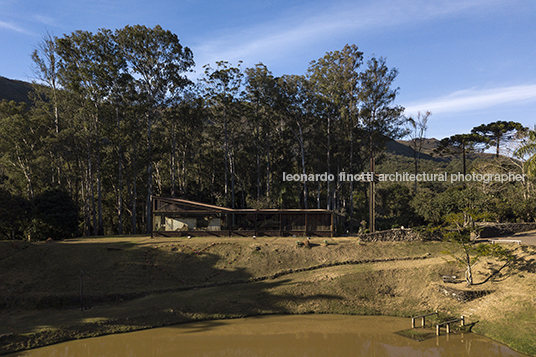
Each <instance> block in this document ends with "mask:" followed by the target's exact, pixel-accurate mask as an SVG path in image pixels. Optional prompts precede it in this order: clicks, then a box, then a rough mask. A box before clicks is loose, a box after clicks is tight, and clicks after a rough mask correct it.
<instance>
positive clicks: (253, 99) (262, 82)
mask: <svg viewBox="0 0 536 357" xmlns="http://www.w3.org/2000/svg"><path fill="white" fill-rule="evenodd" d="M245 74H246V86H245V87H246V99H247V100H248V101H249V102H250V103H251V105H252V106H253V118H254V125H253V128H254V130H253V137H254V139H255V143H254V144H255V164H256V173H257V179H256V188H257V190H256V197H257V200H260V199H261V196H262V194H261V192H262V184H261V181H262V175H261V168H262V166H263V165H262V164H261V161H262V157H264V161H265V169H264V170H265V181H266V183H265V196H266V197H269V196H270V188H271V185H270V183H271V150H270V149H271V147H272V145H273V140H274V138H275V137H276V136H277V131H278V126H277V123H276V116H277V114H276V112H277V109H278V107H277V105H278V101H277V78H275V77H274V76H273V74H272V72H271V71H269V70H268V68H267V67H266V66H265V65H264V64H262V63H258V64H256V65H255V66H254V67H253V68H246V70H245Z"/></svg>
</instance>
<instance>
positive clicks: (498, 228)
mask: <svg viewBox="0 0 536 357" xmlns="http://www.w3.org/2000/svg"><path fill="white" fill-rule="evenodd" d="M478 225H479V226H480V227H482V231H481V232H480V238H492V237H501V236H509V235H512V234H515V233H519V232H526V231H532V230H535V229H536V222H531V223H479V224H478Z"/></svg>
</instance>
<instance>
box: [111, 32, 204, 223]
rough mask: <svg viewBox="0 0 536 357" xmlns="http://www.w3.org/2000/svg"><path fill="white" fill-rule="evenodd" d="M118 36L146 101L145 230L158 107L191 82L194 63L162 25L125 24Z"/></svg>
mask: <svg viewBox="0 0 536 357" xmlns="http://www.w3.org/2000/svg"><path fill="white" fill-rule="evenodd" d="M115 38H116V41H117V44H118V45H119V48H120V50H121V54H122V56H123V57H124V59H125V60H126V62H127V66H128V72H129V73H130V74H131V75H132V77H133V78H134V84H135V88H136V90H137V92H138V95H139V97H138V98H139V100H140V101H141V102H142V103H144V104H145V106H146V108H147V109H146V113H145V120H146V127H147V130H146V140H147V144H146V145H147V163H146V167H147V196H146V197H147V199H146V205H145V210H146V220H145V223H146V232H147V233H150V232H151V230H152V221H151V196H152V194H153V157H152V148H153V137H152V130H153V126H154V124H155V122H156V121H157V120H158V118H159V115H158V114H159V112H158V108H159V107H164V106H165V105H166V104H167V101H168V100H169V98H170V97H172V96H175V95H177V93H178V92H180V91H181V90H182V89H183V88H184V87H186V86H187V85H188V84H190V80H189V79H188V78H187V77H186V76H185V74H184V73H185V72H188V71H190V68H191V67H192V66H193V65H194V60H193V54H192V51H191V50H190V49H189V48H188V47H183V46H182V45H181V44H180V41H179V38H178V37H177V35H175V34H174V33H172V32H171V31H166V30H164V29H162V27H160V26H158V25H157V26H155V27H154V28H152V29H151V28H147V27H145V26H142V25H136V26H125V27H124V28H123V29H120V30H117V31H116V33H115Z"/></svg>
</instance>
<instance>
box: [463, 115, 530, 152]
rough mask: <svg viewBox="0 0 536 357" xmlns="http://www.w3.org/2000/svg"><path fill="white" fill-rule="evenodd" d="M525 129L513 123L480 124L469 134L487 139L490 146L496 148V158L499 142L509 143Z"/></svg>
mask: <svg viewBox="0 0 536 357" xmlns="http://www.w3.org/2000/svg"><path fill="white" fill-rule="evenodd" d="M526 130H527V128H525V127H524V126H523V125H522V124H521V123H517V122H514V121H500V120H499V121H496V122H493V123H489V124H482V125H480V126H477V127H474V128H473V129H472V130H471V133H474V134H479V135H482V136H484V137H486V138H487V139H488V141H489V142H490V144H492V145H495V147H496V154H495V155H496V157H499V149H500V142H501V141H510V140H512V139H513V138H514V137H515V136H516V134H521V133H523V132H525V131H526Z"/></svg>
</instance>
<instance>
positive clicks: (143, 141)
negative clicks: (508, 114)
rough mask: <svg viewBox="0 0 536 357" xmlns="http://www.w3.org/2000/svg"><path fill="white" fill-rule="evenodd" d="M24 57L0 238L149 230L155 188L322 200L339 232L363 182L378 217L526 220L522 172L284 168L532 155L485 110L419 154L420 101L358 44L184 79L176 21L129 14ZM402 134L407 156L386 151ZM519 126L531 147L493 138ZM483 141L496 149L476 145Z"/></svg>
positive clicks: (308, 204) (242, 200) (185, 57)
mask: <svg viewBox="0 0 536 357" xmlns="http://www.w3.org/2000/svg"><path fill="white" fill-rule="evenodd" d="M32 59H33V61H34V70H35V75H36V84H35V86H34V91H33V92H32V93H31V95H30V97H31V98H30V99H31V100H30V101H29V103H30V104H27V103H24V102H20V101H19V102H15V101H2V102H1V103H0V136H1V141H0V155H1V159H0V160H1V161H0V195H1V196H2V197H1V201H2V204H1V207H0V211H1V212H0V220H1V221H2V222H0V223H1V227H2V228H1V231H0V234H1V235H2V238H4V239H11V238H27V237H31V238H32V239H47V238H53V239H61V238H68V237H72V236H78V235H86V236H87V235H104V234H106V235H109V234H136V233H144V232H149V231H150V227H151V215H150V207H151V197H152V196H154V195H157V196H170V197H181V198H185V199H191V200H196V201H200V202H205V203H210V204H216V205H222V206H227V207H232V208H325V209H331V210H334V211H335V212H336V213H337V214H338V217H340V219H339V220H338V222H339V227H338V230H339V231H340V232H346V231H356V230H357V229H358V228H359V225H360V224H361V226H364V224H365V222H363V221H367V222H368V221H369V217H370V213H369V198H370V197H371V195H372V197H373V198H374V201H375V202H376V213H375V214H376V215H377V217H378V228H381V229H385V228H391V227H394V226H398V225H406V226H408V225H410V226H415V225H423V224H428V223H430V224H441V222H444V221H445V219H446V217H448V216H449V215H452V214H454V215H458V214H462V215H463V217H465V219H466V220H467V216H468V215H469V216H470V217H473V218H474V219H490V220H533V219H534V213H535V212H534V208H535V205H534V200H533V199H532V188H531V185H530V180H528V179H527V180H525V181H523V182H508V183H501V184H497V183H496V182H491V183H486V184H483V183H482V182H471V183H459V184H457V185H452V184H449V183H447V182H443V183H441V182H426V183H424V182H423V183H419V184H417V182H409V183H408V182H398V183H385V182H383V183H382V182H378V183H377V185H376V187H375V188H373V189H372V190H371V189H370V187H374V186H375V185H373V184H370V183H369V182H358V181H340V180H336V179H335V180H314V181H307V180H299V181H288V180H285V179H284V177H285V176H284V175H288V174H291V175H296V174H300V175H302V174H303V175H309V174H327V175H330V174H332V175H333V176H334V177H339V176H338V175H339V174H340V173H341V172H346V173H355V174H357V173H361V172H368V171H371V168H373V167H374V165H376V167H377V170H376V171H381V170H383V171H384V172H391V171H392V172H394V171H393V170H399V171H408V170H409V171H411V172H415V173H417V172H418V171H419V170H420V171H423V170H425V171H429V172H432V171H437V170H439V169H441V170H448V171H449V172H457V171H458V172H461V171H462V170H463V172H464V173H466V172H475V171H476V172H491V171H493V172H510V171H512V172H514V171H515V172H522V171H523V170H524V168H523V161H522V160H519V159H521V158H523V157H524V156H526V155H530V154H531V153H530V145H531V143H534V140H533V139H534V138H532V137H531V136H530V135H528V134H526V133H527V131H526V128H523V127H522V126H520V124H518V123H512V122H496V123H492V124H494V125H496V126H497V125H499V126H500V125H502V126H501V129H497V130H498V131H497V130H495V132H496V133H495V134H494V130H493V128H492V126H493V125H492V124H489V125H488V127H487V128H486V127H485V125H482V126H481V127H477V128H475V129H474V130H473V131H474V132H473V133H471V134H460V135H458V136H453V137H451V138H446V139H444V140H441V141H439V142H437V145H436V147H435V148H434V149H435V150H434V152H433V153H432V152H431V151H430V152H426V145H423V143H426V142H427V140H425V133H426V127H427V120H428V117H429V116H430V115H431V113H425V114H423V115H421V114H419V115H418V116H417V117H415V118H408V117H405V116H404V108H403V107H402V106H400V105H396V104H395V99H396V96H397V93H398V91H399V89H398V88H396V87H395V86H394V82H395V79H396V77H397V74H398V72H397V70H396V69H394V68H389V67H388V65H387V62H386V59H384V58H382V57H375V56H373V57H368V58H367V57H366V56H365V55H364V54H363V53H362V52H361V51H359V50H358V47H357V46H356V45H346V46H344V48H343V49H342V50H340V51H333V52H328V53H326V54H325V56H324V57H322V58H319V59H317V60H313V61H312V62H310V64H309V67H308V69H307V71H306V73H305V74H304V75H283V76H280V77H275V76H274V75H273V74H272V73H271V72H270V70H269V69H268V68H267V67H266V66H265V65H264V64H262V63H259V64H257V65H255V66H254V67H252V68H242V64H241V63H236V64H231V63H228V62H226V61H220V62H216V63H214V64H207V65H205V66H204V67H203V69H204V72H203V73H202V74H200V75H199V77H198V78H194V73H193V71H192V69H193V67H194V65H195V62H194V55H193V53H192V51H191V50H190V49H189V48H188V47H185V46H183V45H182V44H180V41H179V39H178V37H177V36H176V35H175V34H173V33H171V32H169V31H166V30H164V29H162V28H161V27H159V26H156V27H154V28H147V27H144V26H139V25H137V26H126V27H124V28H122V29H118V30H115V31H111V30H107V29H102V30H100V31H99V32H97V33H90V32H86V31H76V32H73V33H71V34H68V35H64V36H63V37H53V36H50V35H46V36H45V37H44V38H43V39H42V40H41V42H40V43H39V44H38V45H37V49H36V50H35V51H34V52H33V54H32ZM501 123H502V124H501ZM490 125H491V126H490ZM488 129H489V130H488ZM486 130H487V131H486ZM497 133H499V134H497ZM464 135H465V136H464ZM522 135H525V136H522ZM405 136H407V137H409V140H408V141H407V142H406V144H405V145H403V147H405V148H406V149H408V150H410V152H411V156H409V155H399V154H397V153H395V152H393V151H386V145H387V144H388V143H391V145H392V143H396V142H394V141H393V140H395V139H400V138H403V137H405ZM521 137H524V138H525V139H524V140H525V141H524V142H522V143H521V144H520V145H521V146H522V147H525V148H527V150H529V151H524V152H522V153H521V152H519V153H521V154H520V155H519V158H518V159H512V158H510V157H508V156H504V155H499V144H505V143H511V142H516V141H515V139H519V138H521ZM531 138H532V139H531ZM531 140H532V141H531ZM490 144H493V145H496V147H497V155H496V156H493V155H488V156H489V157H487V158H486V156H485V155H484V154H482V155H480V156H474V153H475V152H478V151H481V150H482V149H483V148H485V147H487V146H489V145H490ZM398 145H400V144H398ZM503 146H504V145H503ZM521 146H520V147H521ZM430 154H431V155H430ZM441 155H442V156H441ZM456 155H459V156H460V159H453V157H456ZM471 155H473V156H471ZM466 158H467V160H466ZM483 158H485V159H483ZM462 162H463V167H461V163H462ZM427 165H428V166H427ZM449 165H450V166H449ZM456 165H458V166H456ZM471 170H472V171H471ZM490 170H491V171H490ZM497 170H498V171H497ZM359 222H362V223H359Z"/></svg>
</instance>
